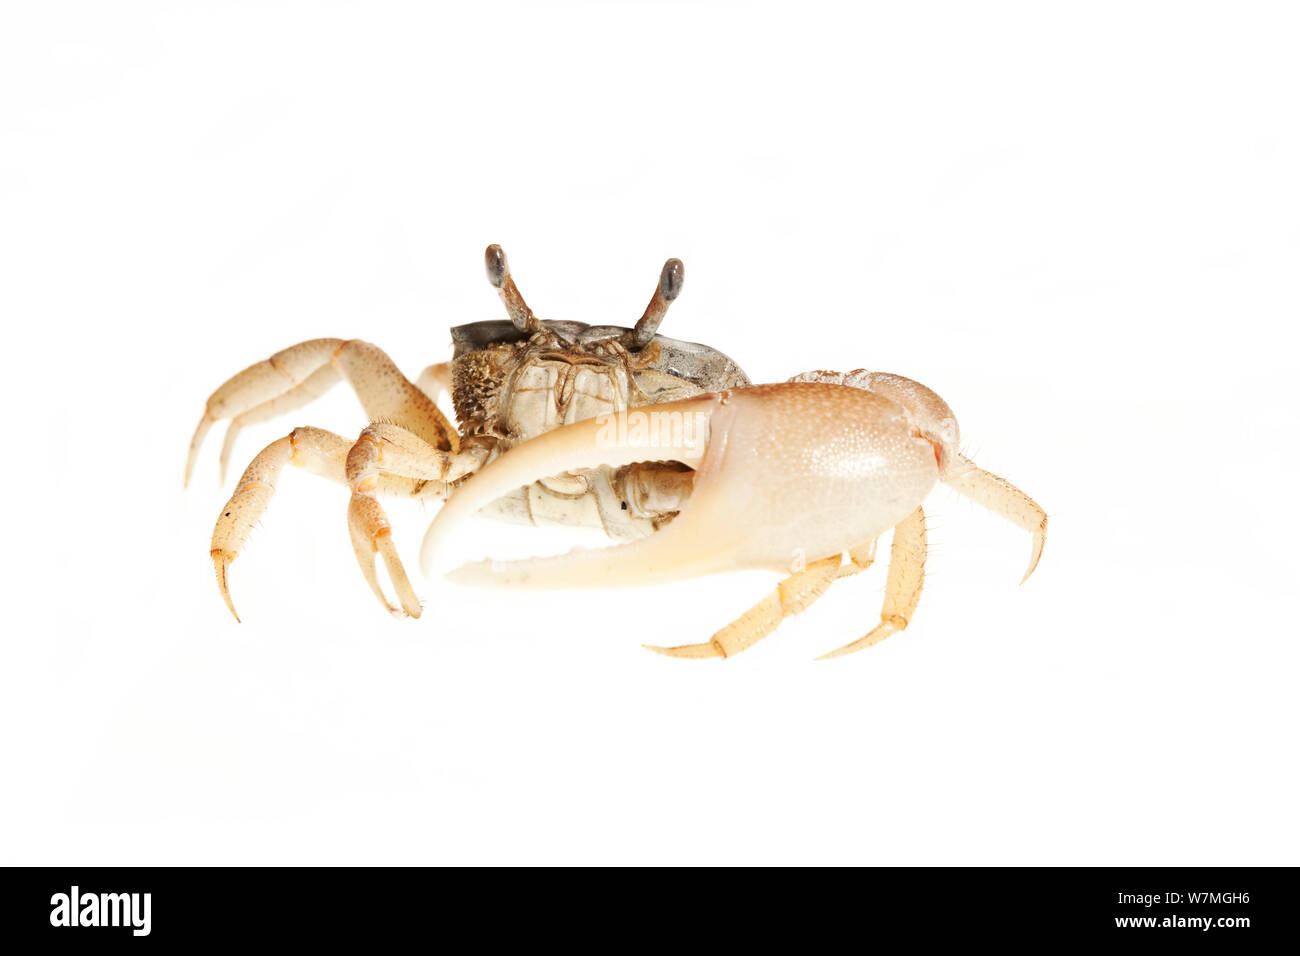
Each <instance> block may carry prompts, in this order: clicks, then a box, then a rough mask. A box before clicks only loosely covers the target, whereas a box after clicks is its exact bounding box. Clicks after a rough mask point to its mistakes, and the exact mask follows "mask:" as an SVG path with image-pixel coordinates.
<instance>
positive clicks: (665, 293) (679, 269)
mask: <svg viewBox="0 0 1300 956" xmlns="http://www.w3.org/2000/svg"><path fill="white" fill-rule="evenodd" d="M685 280H686V267H685V266H684V265H682V260H681V259H669V260H668V261H667V262H665V263H664V267H663V271H661V272H660V273H659V285H658V287H657V288H656V289H655V294H654V297H653V298H651V300H650V304H649V305H647V306H646V307H645V313H644V314H642V316H641V318H640V319H638V320H637V323H636V328H634V329H633V330H632V332H631V333H630V335H629V336H628V345H629V346H630V347H632V348H634V349H643V348H645V347H646V346H647V345H649V344H650V340H651V339H653V338H654V337H655V333H656V332H658V331H659V323H660V322H662V321H663V320H664V316H665V315H667V314H668V306H670V305H672V302H673V300H674V299H676V298H677V297H678V296H679V295H681V292H682V283H683V282H684V281H685Z"/></svg>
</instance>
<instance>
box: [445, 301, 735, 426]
mask: <svg viewBox="0 0 1300 956" xmlns="http://www.w3.org/2000/svg"><path fill="white" fill-rule="evenodd" d="M541 326H542V328H541V329H540V330H539V331H536V332H528V331H523V330H520V329H517V328H515V326H514V325H513V324H511V323H510V322H507V321H491V322H472V323H470V324H468V325H461V326H457V327H455V328H453V329H452V330H451V337H452V343H453V345H454V346H455V352H454V353H453V365H452V401H453V403H454V405H455V407H456V415H457V417H458V418H459V419H460V421H461V424H462V426H463V427H464V428H466V429H467V430H468V431H469V432H471V433H472V432H475V431H477V432H479V433H483V434H495V435H497V437H500V438H505V439H507V440H509V441H512V442H518V441H526V440H528V439H529V438H534V437H536V436H537V435H540V434H543V433H544V432H547V431H550V430H551V429H552V428H557V427H558V426H560V425H566V424H571V423H573V422H576V421H582V420H583V419H586V418H595V417H597V416H599V415H605V414H610V413H614V412H620V411H624V410H626V409H628V408H635V407H637V406H640V405H651V404H657V403H659V402H665V401H675V400H678V399H683V398H690V397H691V396H693V395H699V394H701V393H703V392H713V391H718V390H721V389H724V388H738V387H741V386H744V385H748V384H749V377H748V376H746V375H745V373H744V372H743V371H742V370H741V368H740V366H739V365H737V364H736V363H735V362H734V361H732V359H730V358H729V357H727V356H726V355H724V354H723V353H721V352H719V351H718V350H717V349H714V348H711V347H709V346H707V345H700V344H698V343H695V342H683V341H679V340H678V339H672V338H668V337H667V336H663V335H656V336H655V337H654V339H652V340H651V342H650V343H649V344H648V345H646V346H645V347H644V348H641V349H628V348H626V347H625V346H624V345H623V341H625V339H626V337H627V336H628V335H629V334H630V332H631V330H630V329H627V328H623V327H621V326H612V325H601V326H588V325H585V324H584V323H581V322H549V321H544V322H542V323H541Z"/></svg>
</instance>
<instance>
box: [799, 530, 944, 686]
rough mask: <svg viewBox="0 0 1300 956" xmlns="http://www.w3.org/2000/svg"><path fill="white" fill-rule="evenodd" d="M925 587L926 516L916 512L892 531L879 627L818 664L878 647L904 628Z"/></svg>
mask: <svg viewBox="0 0 1300 956" xmlns="http://www.w3.org/2000/svg"><path fill="white" fill-rule="evenodd" d="M924 583H925V513H924V512H923V511H922V510H921V509H920V508H917V509H916V510H915V511H913V512H912V513H911V514H910V515H908V516H907V517H906V518H904V519H903V520H902V521H901V522H899V524H898V526H897V527H895V528H894V541H893V543H892V544H891V545H890V548H889V577H888V578H887V579H886V581H885V605H884V607H883V608H882V609H881V611H880V623H879V624H877V625H876V627H875V629H874V630H872V632H871V633H870V634H868V635H867V636H866V637H861V638H858V639H857V640H856V641H854V642H853V643H852V644H845V645H844V646H843V647H841V648H838V649H837V650H833V651H831V652H830V653H829V654H823V655H822V656H821V657H819V658H818V660H828V659H830V658H832V657H844V656H845V655H846V654H853V653H855V652H857V651H860V650H863V649H864V648H868V647H870V646H871V645H873V644H879V643H880V642H881V641H883V640H884V639H885V638H887V637H888V636H889V635H890V634H897V633H898V632H899V631H901V630H903V628H905V627H907V625H908V622H909V621H911V619H912V615H913V614H914V613H915V612H916V605H917V604H918V603H920V600H921V585H922V584H924Z"/></svg>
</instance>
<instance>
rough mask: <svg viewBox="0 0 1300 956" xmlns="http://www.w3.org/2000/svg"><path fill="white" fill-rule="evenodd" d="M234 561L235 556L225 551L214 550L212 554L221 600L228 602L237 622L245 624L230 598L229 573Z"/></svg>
mask: <svg viewBox="0 0 1300 956" xmlns="http://www.w3.org/2000/svg"><path fill="white" fill-rule="evenodd" d="M233 560H235V559H234V556H233V555H230V554H228V553H227V552H225V551H220V550H214V551H213V552H212V565H213V568H214V569H215V570H216V572H217V590H218V591H220V592H221V599H222V600H223V601H225V602H226V607H227V608H228V609H229V611H230V614H231V616H232V617H233V618H234V619H235V622H236V623H238V624H243V623H244V622H243V621H241V620H240V619H239V612H238V611H236V610H235V602H234V601H233V600H231V597H230V581H229V578H228V573H229V570H230V562H231V561H233Z"/></svg>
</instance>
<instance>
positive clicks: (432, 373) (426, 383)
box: [415, 362, 451, 402]
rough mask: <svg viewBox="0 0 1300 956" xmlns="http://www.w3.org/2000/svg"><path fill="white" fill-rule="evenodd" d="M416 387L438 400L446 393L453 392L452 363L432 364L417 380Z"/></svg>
mask: <svg viewBox="0 0 1300 956" xmlns="http://www.w3.org/2000/svg"><path fill="white" fill-rule="evenodd" d="M415 387H416V388H418V389H419V390H420V391H422V392H424V394H425V395H428V396H429V398H431V399H432V400H433V401H435V402H437V401H438V400H440V399H441V398H442V396H444V395H448V394H450V393H451V363H450V362H438V363H436V364H434V365H430V366H429V367H428V368H426V369H425V370H424V371H423V372H421V373H420V377H419V378H417V379H416V380H415Z"/></svg>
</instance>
